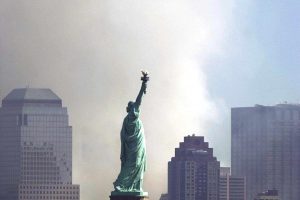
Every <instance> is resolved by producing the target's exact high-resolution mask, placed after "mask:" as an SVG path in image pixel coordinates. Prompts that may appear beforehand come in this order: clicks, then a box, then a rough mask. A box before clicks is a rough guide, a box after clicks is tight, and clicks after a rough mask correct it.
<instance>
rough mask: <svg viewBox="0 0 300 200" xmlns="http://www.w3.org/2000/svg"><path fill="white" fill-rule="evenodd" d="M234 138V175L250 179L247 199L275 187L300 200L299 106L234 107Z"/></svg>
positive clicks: (232, 132)
mask: <svg viewBox="0 0 300 200" xmlns="http://www.w3.org/2000/svg"><path fill="white" fill-rule="evenodd" d="M231 137H232V138H231V139H232V142H231V144H232V151H231V160H232V174H233V175H237V176H246V185H247V199H254V197H255V195H256V194H258V193H259V192H261V191H265V190H269V189H273V188H276V189H278V190H279V196H280V198H281V199H288V200H298V199H299V192H300V145H299V144H300V105H299V104H297V105H293V104H278V105H275V106H261V105H256V106H254V107H243V108H232V110H231Z"/></svg>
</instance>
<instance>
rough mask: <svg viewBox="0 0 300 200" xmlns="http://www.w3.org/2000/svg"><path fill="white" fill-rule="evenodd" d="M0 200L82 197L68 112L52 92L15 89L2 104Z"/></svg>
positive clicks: (47, 90) (0, 114) (0, 112)
mask: <svg viewBox="0 0 300 200" xmlns="http://www.w3.org/2000/svg"><path fill="white" fill-rule="evenodd" d="M0 199H5V200H34V199H38V200H40V199H76V200H78V199H80V194H79V185H73V184H72V127H71V126H70V125H69V122H68V113H67V108H65V107H62V100H61V99H60V98H59V97H58V96H57V95H56V94H54V93H53V92H52V91H51V90H50V89H33V88H24V89H15V90H13V91H11V92H10V93H9V94H8V95H7V96H6V97H5V98H4V99H3V100H2V107H1V108H0Z"/></svg>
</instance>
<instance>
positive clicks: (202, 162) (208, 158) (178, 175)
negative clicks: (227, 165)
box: [168, 135, 220, 200]
mask: <svg viewBox="0 0 300 200" xmlns="http://www.w3.org/2000/svg"><path fill="white" fill-rule="evenodd" d="M219 173H220V163H219V161H217V159H216V158H215V157H214V156H213V149H212V148H209V146H208V143H207V142H204V137H200V136H195V135H193V136H187V137H184V142H181V143H180V145H179V148H176V149H175V157H172V159H171V161H170V162H169V163H168V196H169V199H171V200H198V199H201V200H218V199H219Z"/></svg>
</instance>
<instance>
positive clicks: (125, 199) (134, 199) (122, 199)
mask: <svg viewBox="0 0 300 200" xmlns="http://www.w3.org/2000/svg"><path fill="white" fill-rule="evenodd" d="M110 200H149V197H145V196H144V197H143V196H128V195H126V196H121V195H118V196H110Z"/></svg>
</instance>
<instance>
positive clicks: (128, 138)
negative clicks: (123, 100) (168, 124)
mask: <svg viewBox="0 0 300 200" xmlns="http://www.w3.org/2000/svg"><path fill="white" fill-rule="evenodd" d="M142 73H143V77H142V78H141V80H142V87H141V89H140V92H139V94H138V96H137V98H136V100H135V102H132V101H130V102H129V103H128V106H127V108H126V110H127V113H128V114H127V116H126V117H125V119H124V121H123V126H122V130H121V156H120V158H121V172H120V174H119V176H118V178H117V180H116V181H115V182H114V188H115V191H114V192H112V195H136V196H143V195H147V193H145V192H143V189H142V185H143V176H144V172H145V170H146V143H145V136H144V128H143V124H142V121H141V120H140V119H139V115H140V105H141V102H142V97H143V94H146V88H147V81H149V77H148V73H147V72H144V71H142Z"/></svg>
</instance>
